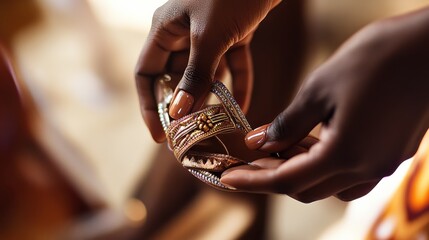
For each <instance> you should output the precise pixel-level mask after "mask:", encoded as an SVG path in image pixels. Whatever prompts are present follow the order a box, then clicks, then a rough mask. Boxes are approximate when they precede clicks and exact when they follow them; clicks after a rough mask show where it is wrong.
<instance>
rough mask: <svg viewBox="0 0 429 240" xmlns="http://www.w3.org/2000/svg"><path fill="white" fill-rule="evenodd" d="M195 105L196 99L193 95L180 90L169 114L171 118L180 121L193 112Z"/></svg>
mask: <svg viewBox="0 0 429 240" xmlns="http://www.w3.org/2000/svg"><path fill="white" fill-rule="evenodd" d="M193 105H194V97H193V96H192V95H191V94H189V93H187V92H185V91H183V90H180V91H179V92H177V94H176V96H175V97H174V98H173V101H172V103H171V104H170V110H169V111H168V113H169V114H170V117H172V118H174V119H179V118H181V117H183V116H185V115H186V114H188V113H189V112H190V111H191V109H192V106H193Z"/></svg>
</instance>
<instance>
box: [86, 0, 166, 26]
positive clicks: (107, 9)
mask: <svg viewBox="0 0 429 240" xmlns="http://www.w3.org/2000/svg"><path fill="white" fill-rule="evenodd" d="M165 2H166V0H122V1H117V0H88V3H89V5H90V6H91V8H92V9H93V11H94V13H95V15H96V16H97V17H98V18H99V20H100V21H102V22H104V23H105V24H107V25H110V26H116V27H121V28H132V29H134V30H139V31H142V30H147V29H149V27H150V24H151V21H152V14H153V12H154V11H155V10H156V9H157V8H158V7H159V6H161V5H162V4H164V3H165Z"/></svg>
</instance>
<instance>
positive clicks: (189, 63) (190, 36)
mask: <svg viewBox="0 0 429 240" xmlns="http://www.w3.org/2000/svg"><path fill="white" fill-rule="evenodd" d="M279 2H280V1H279V0H270V1H259V0H250V1H249V0H233V1H216V0H213V1H192V0H171V1H168V2H167V3H166V4H165V5H163V6H161V7H160V8H158V9H157V10H156V12H155V14H154V16H153V23H152V27H151V30H150V33H149V36H148V38H147V41H146V43H145V46H144V47H143V50H142V52H141V55H140V58H139V61H138V64H137V67H136V83H137V89H138V92H139V96H140V103H141V112H142V116H143V119H144V120H145V123H146V125H147V126H148V128H149V130H150V132H151V134H152V137H153V138H154V139H155V141H157V142H162V141H164V140H165V135H164V132H163V130H162V127H161V125H160V123H159V119H158V113H157V109H156V102H155V97H154V93H153V84H154V80H155V79H156V78H157V77H158V76H159V75H161V74H164V73H168V74H170V75H172V77H173V80H179V79H180V82H179V84H178V87H177V89H176V94H177V92H178V91H179V90H183V91H185V92H186V93H188V94H189V95H191V96H192V101H188V103H190V104H191V105H192V106H191V107H190V108H186V110H187V111H184V112H183V111H182V112H181V113H180V115H181V116H184V115H186V114H188V113H189V112H190V111H195V110H198V109H199V108H200V107H201V105H202V104H203V103H204V100H205V98H206V96H207V94H208V92H209V89H210V85H211V82H212V81H213V80H214V79H221V78H222V76H223V75H224V74H225V73H226V71H227V70H229V71H230V72H231V74H232V77H233V93H234V96H235V97H236V99H237V102H238V103H239V104H240V106H241V107H242V109H243V110H245V111H246V110H247V109H248V107H249V102H250V96H251V92H252V91H251V90H252V85H253V76H252V71H251V70H252V61H251V55H250V49H249V48H250V47H249V43H250V40H251V38H252V35H253V31H254V30H255V29H256V27H257V26H258V24H259V23H260V22H261V21H262V20H263V19H264V18H265V16H266V15H267V14H268V12H269V11H270V10H271V9H272V8H274V7H275V6H276V5H277V4H278V3H279ZM243 6H246V7H245V8H243ZM174 116H175V118H178V117H180V116H179V115H177V114H175V115H174Z"/></svg>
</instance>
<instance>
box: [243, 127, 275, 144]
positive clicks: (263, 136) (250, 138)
mask: <svg viewBox="0 0 429 240" xmlns="http://www.w3.org/2000/svg"><path fill="white" fill-rule="evenodd" d="M268 126H269V124H266V125H263V126H261V127H258V128H256V129H255V130H253V131H250V132H249V133H248V134H247V135H246V137H245V138H244V141H245V143H246V145H247V147H248V148H249V149H251V150H257V149H259V148H260V147H262V145H264V143H265V142H266V141H267V128H268Z"/></svg>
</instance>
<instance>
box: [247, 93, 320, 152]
mask: <svg viewBox="0 0 429 240" xmlns="http://www.w3.org/2000/svg"><path fill="white" fill-rule="evenodd" d="M310 91H311V90H309V89H305V88H304V89H302V91H300V92H299V93H298V95H297V96H296V97H295V99H294V100H293V101H292V103H291V104H290V105H289V107H288V108H286V109H285V110H284V111H283V112H281V113H280V114H279V115H278V116H277V117H276V118H275V119H274V120H273V121H272V123H271V124H267V125H264V126H262V127H259V128H257V129H255V130H253V131H251V132H249V133H248V134H247V135H246V138H245V142H246V145H247V147H248V148H250V149H252V150H257V149H259V150H262V151H266V152H280V151H283V150H287V149H288V148H290V147H291V146H293V145H294V144H296V143H298V142H299V141H301V140H302V139H304V138H305V137H306V136H307V135H308V134H309V133H310V131H311V130H312V129H313V128H314V127H315V126H316V125H317V124H318V123H320V122H322V121H323V120H324V119H325V116H326V114H325V112H326V111H325V110H324V109H326V108H325V107H324V104H323V101H322V100H320V98H317V97H315V96H317V93H316V92H315V93H312V92H311V93H310ZM317 99H319V100H317Z"/></svg>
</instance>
